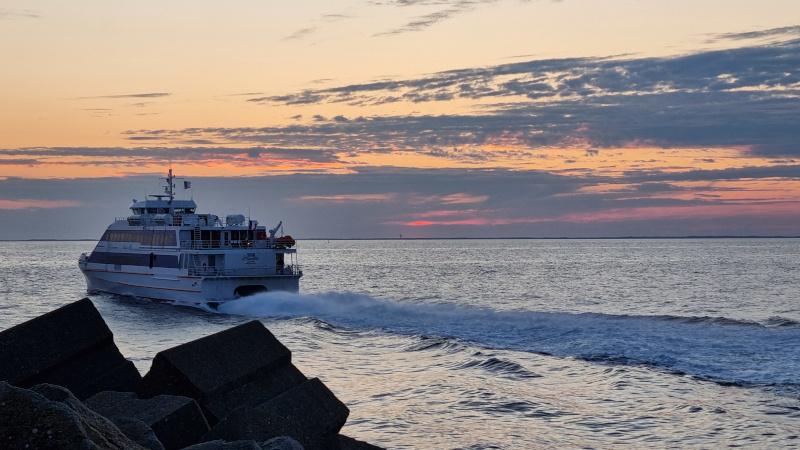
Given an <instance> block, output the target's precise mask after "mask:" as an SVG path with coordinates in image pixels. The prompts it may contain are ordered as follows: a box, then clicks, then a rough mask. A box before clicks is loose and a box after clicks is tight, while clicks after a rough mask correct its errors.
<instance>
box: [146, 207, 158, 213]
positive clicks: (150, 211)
mask: <svg viewBox="0 0 800 450" xmlns="http://www.w3.org/2000/svg"><path fill="white" fill-rule="evenodd" d="M156 211H157V209H156V208H147V214H155V213H156Z"/></svg>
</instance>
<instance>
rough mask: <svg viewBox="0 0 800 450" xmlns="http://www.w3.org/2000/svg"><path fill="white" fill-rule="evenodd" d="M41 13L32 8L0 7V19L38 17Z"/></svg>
mask: <svg viewBox="0 0 800 450" xmlns="http://www.w3.org/2000/svg"><path fill="white" fill-rule="evenodd" d="M41 17H42V15H41V13H39V12H38V11H34V10H32V9H9V8H0V20H3V19H39V18H41Z"/></svg>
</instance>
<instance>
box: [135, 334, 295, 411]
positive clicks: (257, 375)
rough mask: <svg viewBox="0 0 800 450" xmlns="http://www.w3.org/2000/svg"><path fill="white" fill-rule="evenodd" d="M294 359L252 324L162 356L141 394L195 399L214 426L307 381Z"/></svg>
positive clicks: (166, 352) (162, 353) (155, 363)
mask: <svg viewBox="0 0 800 450" xmlns="http://www.w3.org/2000/svg"><path fill="white" fill-rule="evenodd" d="M291 358H292V354H291V352H290V351H289V349H287V348H286V347H285V346H284V345H283V344H281V343H280V342H279V341H278V340H277V339H276V338H275V336H273V335H272V333H270V332H269V330H267V329H266V328H265V327H264V325H263V324H262V323H261V322H258V321H251V322H248V323H245V324H243V325H239V326H236V327H233V328H230V329H228V330H225V331H221V332H219V333H216V334H212V335H210V336H206V337H203V338H200V339H197V340H195V341H192V342H188V343H186V344H182V345H179V346H177V347H173V348H171V349H169V350H164V351H162V352H159V353H158V354H157V355H156V357H155V358H154V359H153V364H152V366H151V368H150V371H149V372H148V373H147V375H145V377H144V379H143V382H142V385H141V389H140V390H139V393H140V395H141V396H143V397H150V396H153V395H158V394H172V395H183V396H186V397H191V398H193V399H195V400H197V402H198V403H199V404H200V406H201V407H202V408H203V410H204V412H205V413H206V418H207V419H208V421H209V423H211V424H212V425H213V424H215V423H217V422H218V421H220V420H221V419H222V418H224V417H225V416H227V415H228V414H229V413H230V412H231V411H233V410H234V409H236V408H239V407H247V406H255V405H258V404H260V403H263V402H264V401H266V400H269V399H271V398H273V397H275V396H277V395H278V394H280V393H282V392H284V391H286V390H287V389H289V388H292V387H294V386H297V385H299V384H300V383H303V382H305V381H306V378H305V376H303V374H302V373H301V372H300V371H299V370H297V368H296V367H294V366H293V365H292V363H291Z"/></svg>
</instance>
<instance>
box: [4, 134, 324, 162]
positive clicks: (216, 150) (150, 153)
mask: <svg viewBox="0 0 800 450" xmlns="http://www.w3.org/2000/svg"><path fill="white" fill-rule="evenodd" d="M135 138H136V139H135V140H139V141H142V140H148V139H147V138H153V140H158V139H159V138H158V137H156V136H136V137H135ZM193 142H194V144H195V145H200V144H205V143H211V142H212V141H207V140H205V141H204V140H199V139H197V140H193ZM0 156H4V157H22V158H25V159H0V164H3V163H4V162H5V161H18V163H19V164H36V163H42V162H48V163H50V164H53V163H54V162H53V161H52V160H51V159H48V158H53V157H58V158H70V157H80V158H103V159H95V160H92V161H85V160H78V161H74V162H69V161H65V162H61V163H59V164H76V165H92V164H97V165H114V164H121V165H125V164H146V163H151V164H152V163H161V162H163V161H173V162H175V163H180V162H197V161H210V160H226V161H232V162H237V161H238V162H240V163H267V162H268V161H271V160H272V161H274V160H280V161H296V162H316V163H326V162H337V161H338V159H337V156H336V152H334V151H333V150H330V149H304V148H276V147H249V148H227V147H169V148H166V147H133V148H123V147H43V148H39V147H34V148H17V149H0ZM254 160H259V161H254ZM19 161H22V162H19Z"/></svg>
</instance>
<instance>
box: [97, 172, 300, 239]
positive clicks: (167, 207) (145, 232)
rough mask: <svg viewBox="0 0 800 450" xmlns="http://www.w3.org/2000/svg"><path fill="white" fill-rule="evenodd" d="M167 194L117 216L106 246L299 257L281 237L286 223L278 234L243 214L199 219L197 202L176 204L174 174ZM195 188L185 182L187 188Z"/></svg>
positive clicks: (133, 206)
mask: <svg viewBox="0 0 800 450" xmlns="http://www.w3.org/2000/svg"><path fill="white" fill-rule="evenodd" d="M163 179H164V180H166V183H167V184H166V186H165V187H164V194H156V195H148V196H147V197H148V198H147V199H146V200H143V201H137V200H135V199H134V200H133V203H132V204H131V206H130V209H131V212H132V213H133V214H132V215H130V216H127V217H117V218H116V219H115V221H114V223H113V224H112V225H111V226H109V227H108V230H106V232H105V234H104V235H103V237H102V238H101V241H104V242H106V243H107V244H108V245H109V246H110V247H111V248H134V247H136V248H153V247H158V248H165V247H166V248H180V249H198V250H204V249H282V252H283V253H294V250H290V249H289V248H290V247H292V246H294V239H292V238H291V236H286V237H276V233H277V232H278V230H281V229H282V222H279V223H278V225H277V226H276V227H275V228H273V229H269V230H268V229H267V228H266V227H264V226H259V225H258V222H257V221H255V220H249V219H247V220H246V219H245V216H244V215H242V214H232V215H228V216H226V217H225V219H224V220H223V219H221V218H220V217H219V216H216V215H214V214H197V213H196V212H195V211H196V209H197V204H196V203H195V202H194V200H178V199H175V192H174V189H175V183H174V180H175V179H176V177H175V176H173V174H172V169H170V171H169V173H168V175H167V177H166V178H163ZM190 187H191V184H190V183H189V182H188V181H185V182H184V188H186V189H188V188H190Z"/></svg>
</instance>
